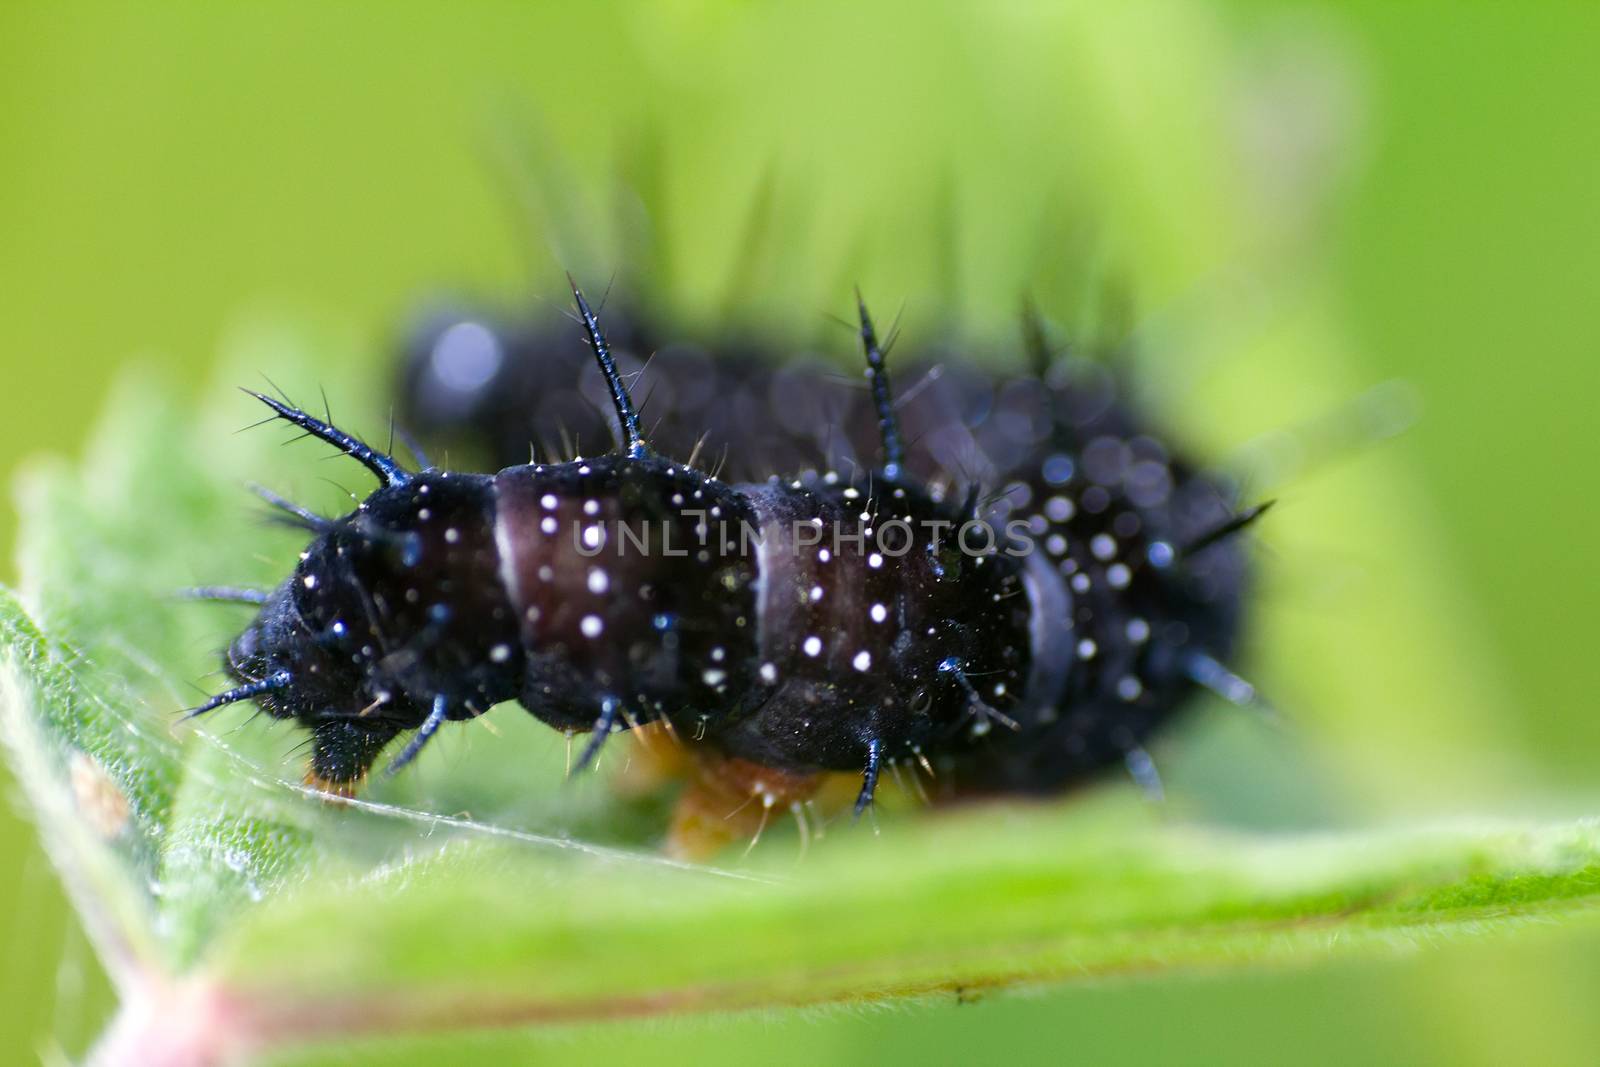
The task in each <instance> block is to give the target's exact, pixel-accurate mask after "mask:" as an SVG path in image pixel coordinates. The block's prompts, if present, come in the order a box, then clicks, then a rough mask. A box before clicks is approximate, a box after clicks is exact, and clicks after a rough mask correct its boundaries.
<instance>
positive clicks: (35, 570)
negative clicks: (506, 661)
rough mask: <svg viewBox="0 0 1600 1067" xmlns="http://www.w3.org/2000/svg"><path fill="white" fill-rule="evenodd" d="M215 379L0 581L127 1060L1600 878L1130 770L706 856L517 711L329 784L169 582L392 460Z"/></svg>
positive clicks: (1410, 921) (747, 995) (21, 742)
mask: <svg viewBox="0 0 1600 1067" xmlns="http://www.w3.org/2000/svg"><path fill="white" fill-rule="evenodd" d="M285 344H286V343H285V342H284V341H283V339H282V338H275V337H274V336H271V335H257V336H256V337H255V338H254V340H253V341H252V342H251V346H247V351H248V352H250V353H252V354H250V355H247V356H242V357H240V359H241V360H242V361H243V362H259V363H264V362H266V359H265V357H264V356H263V355H262V353H263V352H264V351H266V349H263V348H262V347H261V346H264V345H265V346H277V347H272V348H271V365H273V366H274V367H280V368H281V367H284V366H289V367H291V368H292V367H293V366H295V365H297V362H296V359H295V358H293V357H291V356H289V355H287V354H286V352H287V351H288V350H290V349H292V348H293V346H292V345H289V346H287V348H285ZM252 346H253V347H252ZM329 347H330V346H329V345H328V344H327V343H326V342H321V343H319V344H318V346H317V347H316V349H315V350H318V351H327V350H328V349H329ZM332 347H335V348H336V347H337V346H332ZM301 365H303V364H301ZM225 373H226V374H228V375H233V374H236V373H237V374H238V377H239V378H240V379H241V380H243V378H244V375H243V374H242V372H235V371H231V370H230V371H227V372H225ZM284 373H285V374H286V375H290V374H291V372H289V371H285V372H284ZM322 376H323V377H326V374H324V375H322ZM290 380H291V381H295V380H299V376H297V375H296V376H293V377H291V378H290ZM215 395H216V396H217V397H218V399H217V400H216V401H215V403H214V404H213V405H212V406H211V414H210V415H208V416H206V417H201V418H198V419H196V418H194V417H192V416H190V415H188V414H186V413H185V412H182V411H179V410H176V409H175V408H174V407H173V406H172V405H171V404H170V403H169V402H167V401H166V400H165V399H164V397H163V392H162V390H161V388H160V387H159V386H158V385H149V384H145V385H134V384H129V385H127V386H126V387H125V388H124V389H123V390H121V391H120V392H119V394H118V397H117V399H116V400H115V401H114V403H113V405H112V414H111V415H110V416H109V417H108V419H107V421H106V424H105V427H104V429H103V431H102V433H101V434H100V436H99V438H98V443H97V444H95V445H94V446H93V447H91V449H90V451H89V454H88V457H87V459H86V461H85V462H84V463H83V464H82V466H81V467H80V468H78V469H72V468H68V467H66V466H64V465H61V464H51V465H46V466H44V467H40V468H37V469H35V470H34V471H33V472H32V473H31V474H30V476H29V477H28V479H27V482H26V486H25V488H24V492H23V500H24V508H23V509H22V512H23V514H24V516H25V525H24V530H23V561H24V566H23V576H24V588H23V592H22V593H21V594H20V595H16V594H11V593H5V592H0V700H3V719H0V722H3V726H4V736H5V738H6V741H7V743H8V747H9V750H10V753H11V757H12V760H13V762H14V764H15V766H16V768H17V771H18V774H19V778H20V780H21V781H22V783H23V786H24V788H25V790H26V792H27V795H28V797H29V799H30V801H31V803H32V805H33V807H34V809H35V811H36V812H37V815H38V819H39V824H40V829H41V832H42V834H43V835H44V838H45V840H46V843H47V845H48V847H49V849H50V852H51V855H52V856H53V857H54V859H55V861H56V863H57V864H58V866H59V867H60V868H61V871H62V873H63V876H64V877H65V878H66V879H67V881H68V884H69V886H70V888H71V890H72V893H73V897H74V899H75V901H76V903H77V905H78V907H79V908H80V909H81V910H82V912H83V914H84V917H85V921H86V924H87V926H88V928H89V929H90V931H91V934H92V936H93V938H94V940H95V943H96V946H97V948H98V950H99V951H100V952H101V954H102V955H103V956H104V958H105V959H106V961H107V964H108V967H109V969H110V970H111V972H112V974H113V976H114V978H115V979H116V980H117V983H118V985H119V988H120V990H121V991H122V993H123V995H124V997H125V998H126V1001H127V1005H128V1007H127V1009H126V1010H125V1013H124V1015H123V1017H122V1018H121V1019H120V1021H119V1022H118V1024H117V1025H116V1026H115V1027H114V1028H113V1030H112V1031H111V1032H110V1033H109V1034H108V1036H107V1039H106V1041H107V1044H106V1046H105V1050H104V1051H106V1054H107V1056H108V1058H110V1057H111V1056H112V1054H113V1053H115V1054H121V1055H124V1056H126V1057H130V1058H135V1059H137V1058H139V1057H140V1056H147V1055H153V1054H154V1051H156V1050H159V1049H163V1048H168V1049H170V1047H171V1043H172V1042H174V1041H178V1040H180V1039H181V1040H183V1041H186V1042H190V1043H191V1044H192V1045H193V1046H194V1047H200V1048H204V1049H207V1050H210V1051H211V1052H216V1051H217V1050H239V1049H245V1050H253V1051H267V1050H274V1049H284V1048H288V1047H291V1046H295V1045H297V1044H299V1043H302V1042H306V1041H316V1040H333V1039H339V1040H346V1039H351V1038H360V1037H363V1036H377V1035H386V1036H391V1037H392V1036H393V1035H394V1034H395V1033H396V1032H400V1031H413V1030H414V1031H422V1030H426V1029H436V1028H473V1027H487V1026H497V1025H506V1024H512V1023H527V1022H553V1021H567V1020H603V1019H611V1018H618V1017H625V1016H638V1015H650V1014H658V1013H682V1012H695V1011H707V1010H723V1009H736V1008H755V1007H775V1006H785V1005H800V1004H811V1003H820V1002H827V1001H839V1000H845V1001H861V1000H875V999H880V998H885V997H901V996H912V995H919V994H926V993H929V992H933V991H938V990H963V989H977V988H985V987H998V986H1010V985H1015V984H1021V983H1039V982H1053V981H1064V980H1069V979H1073V978H1080V977H1085V976H1095V975H1105V974H1112V973H1126V972H1129V971H1148V970H1155V969H1166V968H1187V967H1204V968H1214V967H1218V966H1235V965H1240V964H1245V963H1251V962H1256V961H1269V960H1271V961H1277V960H1294V959H1315V958H1320V957H1324V956H1327V955H1330V954H1333V953H1341V952H1353V951H1363V950H1365V951H1377V952H1383V951H1391V950H1393V949H1395V948H1396V947H1408V946H1411V945H1413V944H1416V943H1418V942H1423V941H1428V942H1432V941H1437V940H1440V939H1446V938H1455V937H1469V936H1477V935H1479V934H1480V933H1481V932H1482V931H1484V930H1486V929H1490V928H1494V927H1498V926H1512V925H1515V924H1517V923H1519V922H1522V921H1526V920H1528V919H1531V918H1535V917H1537V918H1539V919H1540V920H1541V921H1547V920H1549V919H1550V918H1552V917H1556V916H1559V915H1561V914H1563V913H1565V912H1569V911H1573V910H1575V909H1578V908H1582V907H1587V906H1590V905H1592V903H1593V902H1594V898H1595V897H1596V895H1597V893H1600V827H1597V826H1596V825H1594V824H1591V823H1587V822H1585V823H1576V824H1557V825H1487V824H1485V825H1471V826H1463V825H1452V826H1435V827H1426V828H1408V829H1391V830H1369V831H1363V832H1344V833H1338V834H1331V833H1324V834H1316V835H1304V834H1302V835H1280V836H1251V835H1247V834H1243V833H1240V832H1238V831H1230V830H1227V829H1225V828H1220V827H1215V826H1211V827H1208V826H1205V825H1199V824H1195V823H1190V822H1186V821H1185V820H1184V819H1183V818H1182V816H1181V814H1168V813H1162V812H1161V811H1159V810H1156V809H1153V808H1152V807H1151V806H1149V805H1146V804H1144V803H1143V802H1141V801H1139V800H1138V799H1137V798H1136V797H1135V796H1134V795H1133V794H1132V791H1131V790H1129V789H1126V788H1117V787H1111V788H1107V789H1104V790H1101V791H1099V792H1098V793H1096V794H1095V795H1093V796H1092V797H1090V798H1088V799H1082V800H1078V801H1076V802H1064V803H1060V804H1050V805H1038V806H1003V805H990V806H983V807H974V808H968V809H964V810H958V811H954V812H946V813H937V814H934V813H923V812H920V811H917V810H915V805H912V804H907V803H902V804H900V805H898V806H896V805H894V804H891V805H889V808H888V810H887V811H886V814H885V818H884V822H883V825H882V827H881V830H880V828H877V827H875V826H874V825H870V824H867V823H863V824H860V825H856V824H852V823H851V822H850V821H849V820H848V819H842V820H838V821H836V822H835V823H834V824H833V825H831V826H830V827H829V828H828V832H827V835H826V837H824V838H823V839H822V840H820V841H816V842H813V843H812V844H811V847H810V849H809V851H808V852H802V849H801V844H800V841H799V837H798V835H797V834H796V833H795V831H794V828H792V827H788V826H773V827H772V828H770V829H769V831H768V833H767V834H766V835H765V837H764V839H763V840H762V841H761V843H760V845H759V847H757V848H755V849H754V850H753V851H752V852H751V853H750V854H749V855H748V856H747V857H743V858H741V857H739V856H736V855H735V856H730V857H728V858H727V859H726V861H725V864H726V865H725V866H724V867H718V868H713V867H692V866H684V865H681V864H676V863H671V862H668V861H666V860H664V859H662V858H661V857H660V856H659V855H658V854H657V853H656V851H655V850H654V847H653V845H654V839H655V837H656V836H657V835H658V834H659V832H660V829H661V826H662V809H661V807H660V804H659V802H639V801H633V800H628V799H625V798H622V797H620V796H619V795H617V794H616V793H615V792H614V791H613V790H611V789H610V788H608V784H607V782H606V780H605V776H604V775H601V776H595V777H592V778H589V779H585V780H582V781H579V782H575V783H570V784H567V783H564V782H563V780H562V778H563V775H562V763H563V759H564V753H563V751H562V745H561V742H560V739H559V738H557V737H555V736H554V735H553V734H552V733H551V732H550V731H548V730H545V729H543V728H542V727H540V726H538V724H537V723H535V722H534V721H533V720H532V719H531V718H530V717H528V716H526V715H523V714H521V713H520V712H519V711H517V710H516V709H514V708H510V707H508V708H504V709H501V710H500V711H499V712H497V713H496V714H495V715H494V716H492V721H493V722H495V723H496V724H497V727H496V728H497V729H498V731H499V733H498V736H497V735H495V734H491V733H490V732H489V731H488V730H486V729H479V728H476V727H472V726H466V727H462V728H460V729H458V730H456V731H454V732H453V733H452V734H451V735H450V738H449V739H442V740H443V742H444V743H441V744H440V745H437V746H434V747H433V748H432V749H430V750H429V752H427V753H426V754H425V755H424V758H423V759H422V760H420V761H419V764H418V766H417V767H416V768H415V769H414V773H408V774H407V775H405V776H401V777H400V778H398V779H396V780H394V781H390V782H378V783H375V784H374V786H373V789H372V791H371V792H370V794H369V795H368V796H367V797H366V798H365V799H363V800H360V801H357V802H354V803H350V804H343V805H334V804H330V803H327V802H326V801H324V800H322V799H319V798H318V796H317V795H316V794H314V793H312V792H310V791H309V790H307V789H305V788H303V787H302V786H300V785H299V782H298V779H299V771H298V767H297V757H295V756H294V755H293V754H292V752H291V750H292V749H293V747H294V745H295V744H296V743H297V741H298V739H297V738H296V736H295V735H294V733H293V731H291V730H287V729H285V728H284V727H283V726H282V725H281V724H275V723H271V722H268V721H265V720H255V721H250V720H249V713H248V709H231V710H230V711H228V712H224V713H221V714H219V715H218V716H216V717H214V718H208V719H206V720H203V721H201V722H200V723H199V724H193V723H187V724H186V723H181V722H180V721H179V716H178V711H179V709H180V708H181V707H182V706H183V705H184V704H186V703H192V702H193V701H194V700H195V699H196V697H197V694H198V692H199V691H198V690H195V689H193V688H192V687H191V682H194V681H197V680H199V679H201V678H202V676H203V675H204V674H205V672H206V671H207V670H210V669H212V667H213V665H214V661H212V660H211V657H212V656H214V650H215V649H216V648H217V647H219V646H220V645H221V644H222V643H224V642H225V640H226V639H227V637H228V636H229V634H230V632H231V631H232V630H234V629H236V628H237V627H238V625H240V623H241V622H242V621H243V620H242V619H241V618H239V617H238V616H237V614H236V613H237V611H238V609H235V608H228V607H224V606H216V605H197V604H192V603H183V602H179V601H177V600H175V599H174V598H173V597H172V595H171V594H172V592H173V591H174V590H175V589H177V588H179V587H182V586H184V585H188V584H193V583H196V582H212V581H217V582H220V581H230V582H232V581H251V580H255V581H261V582H268V581H271V580H272V578H273V576H274V575H275V574H281V573H283V572H284V571H286V570H287V568H288V566H289V565H290V563H291V561H292V559H293V554H294V552H295V551H296V550H297V548H298V546H297V545H296V543H295V540H294V536H292V535H288V534H285V533H284V532H283V531H282V530H279V529H275V528H272V527H269V526H266V525H263V524H261V523H260V522H258V521H257V520H256V518H255V517H253V516H252V512H251V509H250V506H249V505H248V503H247V498H246V497H245V496H244V495H243V494H241V493H240V492H239V491H238V489H237V488H236V486H237V484H238V482H239V481H240V480H241V479H242V478H245V477H256V478H260V479H261V480H263V481H268V482H270V483H272V484H274V485H275V486H277V487H280V488H285V489H289V490H299V491H300V492H302V493H311V494H312V495H313V496H314V495H315V493H316V492H326V489H325V487H321V488H319V483H318V479H319V478H320V476H321V475H322V474H323V473H324V472H330V471H331V472H333V473H332V476H333V477H334V478H336V479H338V480H340V481H343V482H346V483H347V484H348V485H349V486H350V488H353V489H357V490H358V491H359V486H358V485H357V479H360V478H363V477H364V475H362V474H361V473H360V472H359V471H358V470H353V469H350V467H349V466H341V467H337V468H331V467H327V466H321V467H319V466H318V463H319V461H320V459H321V455H322V454H321V453H318V452H317V451H316V449H315V446H313V445H306V444H297V445H295V446H294V447H292V448H286V449H280V448H277V447H275V446H276V442H277V441H278V440H280V439H281V438H282V436H283V435H281V434H280V433H278V432H277V431H276V430H274V429H269V428H263V429H258V430H253V431H251V432H249V433H243V434H238V433H234V432H232V431H233V429H234V428H235V427H237V426H240V425H244V424H245V423H247V422H248V421H249V420H251V419H252V418H254V417H255V413H254V412H253V411H252V408H251V405H250V403H249V402H248V401H246V400H243V399H235V397H236V394H232V393H230V392H227V391H223V390H218V391H217V392H216V394H215ZM335 395H355V394H354V390H350V391H349V392H348V394H345V393H340V392H338V391H337V390H336V391H335ZM354 422H355V424H356V425H357V427H358V428H359V427H360V426H361V425H362V424H363V423H365V425H367V426H371V425H374V424H376V420H372V421H366V420H362V419H360V418H357V419H355V420H354ZM308 469H309V470H310V471H311V473H307V471H308ZM296 472H298V473H296ZM337 499H338V498H337V497H333V498H332V501H333V502H334V503H335V504H336V502H337ZM230 612H233V613H235V614H230ZM611 758H612V760H613V764H612V766H611V768H610V770H612V771H615V770H616V769H617V768H618V767H619V766H620V765H621V764H622V762H623V761H624V760H625V757H620V756H618V757H611ZM197 1004H202V1005H207V1006H209V1009H210V1010H207V1011H197V1010H196V1008H195V1005H197ZM180 1018H181V1019H188V1020H189V1021H190V1022H191V1023H192V1024H193V1025H191V1026H189V1027H188V1028H183V1027H175V1025H174V1020H176V1019H180ZM196 1020H198V1021H196ZM174 1034H177V1035H178V1036H173V1035H174ZM164 1042H165V1043H166V1044H163V1043H164ZM185 1047H189V1046H185Z"/></svg>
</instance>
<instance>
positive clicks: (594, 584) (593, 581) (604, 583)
mask: <svg viewBox="0 0 1600 1067" xmlns="http://www.w3.org/2000/svg"><path fill="white" fill-rule="evenodd" d="M609 588H611V579H610V578H608V577H607V576H606V572H605V571H603V570H601V569H600V568H599V567H595V568H593V569H591V570H590V571H589V592H591V593H593V594H595V595H596V596H599V595H600V594H601V593H604V592H605V591H606V590H607V589H609Z"/></svg>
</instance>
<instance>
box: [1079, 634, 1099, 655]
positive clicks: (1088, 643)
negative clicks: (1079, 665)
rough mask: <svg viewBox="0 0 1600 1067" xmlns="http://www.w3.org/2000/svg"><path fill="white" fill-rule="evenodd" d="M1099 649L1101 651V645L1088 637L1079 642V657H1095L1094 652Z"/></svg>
mask: <svg viewBox="0 0 1600 1067" xmlns="http://www.w3.org/2000/svg"><path fill="white" fill-rule="evenodd" d="M1098 651H1100V646H1099V645H1097V644H1095V643H1094V641H1092V640H1091V639H1089V638H1087V637H1085V638H1084V639H1083V640H1082V641H1079V642H1078V658H1079V659H1094V654H1095V653H1096V652H1098Z"/></svg>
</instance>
